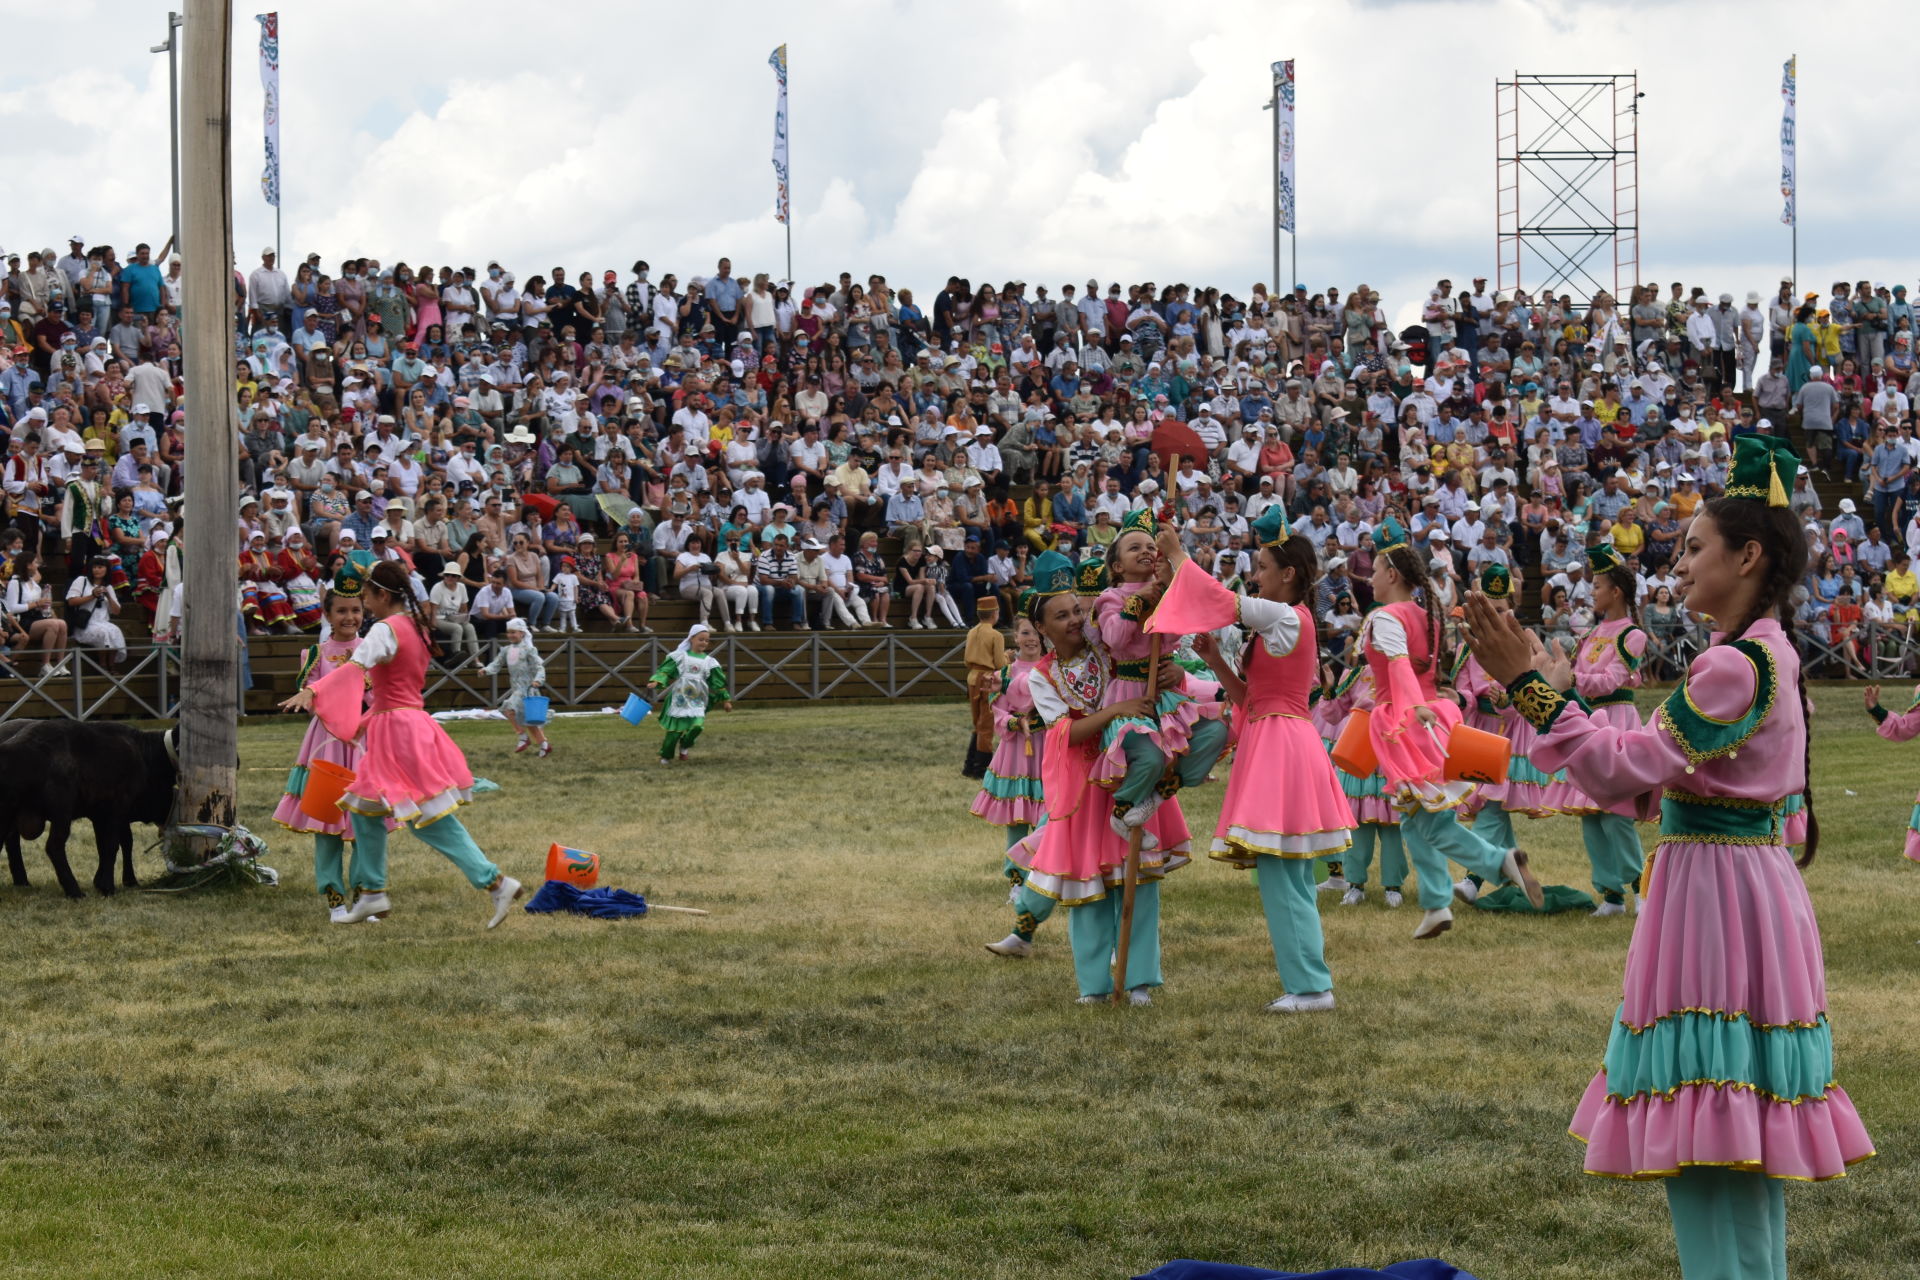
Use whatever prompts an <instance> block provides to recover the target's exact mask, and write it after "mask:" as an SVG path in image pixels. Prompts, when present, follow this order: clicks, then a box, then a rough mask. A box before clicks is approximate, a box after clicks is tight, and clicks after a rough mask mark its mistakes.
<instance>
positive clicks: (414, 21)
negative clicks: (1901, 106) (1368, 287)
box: [0, 0, 1920, 308]
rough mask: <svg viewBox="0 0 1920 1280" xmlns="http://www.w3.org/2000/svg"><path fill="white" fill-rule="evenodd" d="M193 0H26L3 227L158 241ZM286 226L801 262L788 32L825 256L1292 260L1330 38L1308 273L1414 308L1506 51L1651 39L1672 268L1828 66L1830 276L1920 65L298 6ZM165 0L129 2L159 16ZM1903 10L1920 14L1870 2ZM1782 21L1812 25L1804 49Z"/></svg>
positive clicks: (1475, 225) (828, 267)
mask: <svg viewBox="0 0 1920 1280" xmlns="http://www.w3.org/2000/svg"><path fill="white" fill-rule="evenodd" d="M166 8H167V5H166V3H164V2H163V0H123V2H120V3H114V4H110V5H109V4H105V3H101V2H99V0H93V2H83V3H78V4H69V5H67V6H64V7H63V8H62V9H61V10H59V11H58V12H56V11H54V10H50V9H48V8H47V7H45V6H41V5H33V4H28V3H24V2H23V0H0V17H4V19H5V22H6V30H7V31H8V32H9V44H10V45H11V46H12V47H13V48H15V49H26V48H56V47H59V48H70V47H73V46H74V45H75V43H76V42H77V41H84V43H85V44H86V47H87V53H88V57H87V59H86V60H85V61H84V62H83V63H82V62H76V61H75V60H73V59H66V60H57V61H49V62H46V63H44V64H41V63H35V62H33V61H32V60H20V59H16V60H14V62H13V63H12V65H11V68H10V73H9V76H8V78H7V79H6V81H5V82H4V87H0V127H4V128H6V129H7V131H8V137H9V157H8V166H7V171H8V174H9V176H10V177H11V178H12V179H13V180H12V181H11V182H10V183H9V184H8V192H7V195H8V201H7V206H6V211H5V214H4V215H0V244H5V245H6V246H7V247H8V248H18V247H23V246H27V245H28V244H29V243H32V244H35V245H37V244H40V243H43V242H47V241H54V242H59V241H61V240H63V239H64V237H65V235H66V234H67V233H68V232H69V231H72V230H75V229H78V230H81V231H83V232H85V233H86V234H87V235H88V236H90V237H91V238H93V239H94V240H111V241H113V242H114V243H116V244H118V245H122V246H130V245H131V244H132V243H133V242H134V241H135V240H139V239H147V240H151V241H153V242H154V243H156V244H157V243H158V242H159V240H161V239H163V238H164V236H165V230H166V224H167V222H168V216H169V215H168V210H167V188H166V157H167V136H166V127H165V120H166V116H165V87H166V74H165V65H164V59H163V58H161V57H157V56H154V55H151V54H149V53H147V51H146V50H147V46H148V45H149V44H151V43H152V42H153V41H154V40H157V39H159V38H160V37H161V36H162V35H163V34H164V30H165V13H166ZM283 10H284V12H283V28H282V40H283V67H284V81H283V98H284V122H283V127H282V138H283V145H284V149H285V154H286V155H287V157H288V159H289V167H288V170H287V173H286V177H285V189H286V193H287V207H286V210H285V213H286V245H285V247H286V250H287V252H288V253H289V254H291V255H296V256H297V255H299V254H303V253H305V252H306V251H307V250H308V249H316V250H318V251H320V252H321V253H322V255H323V256H324V257H325V258H326V259H327V260H329V261H330V262H331V261H334V260H337V259H339V258H340V257H343V256H345V255H347V254H349V253H355V252H367V253H378V254H379V255H380V256H381V257H382V258H383V259H384V260H386V261H389V262H391V261H393V260H396V259H399V258H405V259H407V260H408V261H410V262H414V263H421V262H430V263H435V264H438V263H440V262H446V261H455V262H464V263H473V264H475V265H479V264H481V263H482V262H484V260H485V259H487V258H489V257H495V256H497V257H500V258H501V259H503V260H504V261H507V262H508V263H509V264H510V265H511V266H513V267H515V268H516V269H517V270H518V271H519V272H520V274H521V276H522V278H525V276H527V275H530V274H532V273H534V272H536V271H538V272H542V273H544V272H546V271H548V270H549V269H550V268H551V267H553V266H554V265H556V264H559V265H564V266H566V267H567V268H568V269H569V271H573V272H577V271H580V270H587V269H591V270H593V271H595V272H598V271H600V270H603V269H605V268H608V267H614V268H618V269H621V270H624V269H625V268H626V267H627V266H628V265H629V264H630V263H631V262H632V261H633V260H634V259H635V258H636V257H642V256H644V257H646V258H647V259H648V260H649V261H650V262H651V263H652V264H653V266H654V269H655V272H656V274H659V273H663V272H665V271H667V270H673V271H677V272H678V273H679V274H680V275H681V276H683V277H685V276H688V275H693V274H701V273H704V272H706V271H708V270H710V269H711V267H712V262H713V259H715V258H717V257H718V256H719V255H720V254H721V253H726V254H728V255H729V256H731V257H732V258H733V259H734V260H735V264H736V268H737V269H738V270H741V271H743V272H745V271H751V270H757V269H766V270H770V271H773V272H776V273H778V272H782V271H783V269H784V253H785V236H784V231H783V229H782V228H781V227H780V226H779V225H778V224H776V223H775V222H774V221H773V218H772V216H771V214H772V199H773V179H772V170H771V166H770V165H769V163H768V154H767V153H768V147H769V141H770V136H771V118H770V117H771V112H772V102H773V77H772V73H771V71H770V70H769V69H768V68H767V67H766V66H765V63H764V52H762V51H761V46H763V45H764V46H766V48H767V49H771V47H772V46H773V45H774V44H776V43H778V42H779V41H780V40H781V39H782V38H785V39H787V40H789V41H790V52H791V55H792V67H793V108H794V191H795V200H796V205H795V214H796V221H795V227H794V248H795V267H796V271H797V273H798V274H799V275H800V276H801V277H802V278H803V279H826V278H830V277H832V276H834V275H837V274H838V272H840V271H841V270H851V271H854V272H856V273H860V274H864V273H865V272H867V271H874V270H877V271H880V272H883V273H885V274H886V275H887V276H888V277H889V278H890V279H892V280H893V281H894V282H895V283H898V284H908V285H912V286H915V287H917V288H920V289H921V290H923V291H925V290H928V289H930V288H936V287H938V285H939V284H940V283H942V282H943V281H944V280H945V278H946V276H947V275H948V274H949V273H950V272H958V273H960V274H963V275H967V276H969V277H971V278H972V279H974V280H976V281H978V280H995V281H998V280H1004V279H1007V278H1015V277H1024V278H1027V279H1028V280H1030V281H1032V282H1035V283H1037V282H1039V281H1040V280H1042V279H1045V280H1047V281H1050V282H1052V283H1054V284H1056V285H1057V284H1058V283H1059V282H1061V281H1064V280H1073V281H1074V282H1075V283H1076V284H1078V283H1081V282H1084V280H1085V279H1086V278H1087V276H1088V275H1093V276H1097V277H1099V278H1101V279H1102V280H1103V281H1104V280H1107V279H1112V278H1114V277H1116V276H1117V277H1120V278H1123V279H1125V278H1142V277H1149V276H1150V277H1152V278H1153V279H1156V280H1160V281H1173V280H1186V281H1189V282H1201V281H1204V282H1209V283H1216V284H1219V285H1221V286H1222V287H1225V288H1229V289H1232V290H1234V291H1237V292H1244V291H1245V289H1246V288H1247V287H1248V286H1249V285H1250V284H1251V283H1252V282H1253V281H1255V280H1267V279H1268V278H1269V277H1270V276H1271V274H1272V267H1271V254H1272V248H1271V244H1272V241H1271V234H1270V231H1269V223H1268V193H1269V181H1270V167H1269V166H1270V155H1269V152H1268V150H1267V148H1268V145H1269V136H1270V135H1269V130H1270V122H1269V118H1268V116H1267V115H1266V114H1265V113H1264V112H1262V111H1261V110H1260V105H1261V103H1262V102H1263V101H1264V100H1265V98H1266V96H1267V64H1268V63H1269V62H1270V61H1272V60H1273V59H1274V58H1276V57H1288V56H1291V57H1295V58H1297V59H1298V60H1299V66H1300V122H1299V128H1300V135H1299V136H1300V185H1301V239H1300V246H1299V247H1300V254H1301V256H1300V268H1301V275H1302V276H1303V277H1304V278H1305V279H1307V280H1309V281H1312V282H1315V283H1319V284H1329V283H1337V284H1339V285H1341V286H1342V287H1343V288H1345V287H1351V286H1352V285H1353V284H1356V283H1358V282H1360V281H1362V280H1365V281H1367V282H1368V283H1370V284H1373V285H1374V286H1375V287H1378V288H1381V289H1382V290H1383V291H1384V292H1385V293H1386V295H1387V298H1388V301H1389V303H1390V304H1395V305H1396V308H1397V307H1398V306H1400V305H1409V304H1410V302H1411V300H1412V299H1415V298H1417V297H1420V296H1424V293H1425V291H1426V289H1427V288H1428V287H1430V286H1431V284H1432V281H1433V279H1434V278H1436V277H1437V276H1439V275H1440V274H1443V273H1444V274H1447V275H1450V276H1452V277H1453V278H1454V279H1455V280H1457V281H1458V280H1464V279H1466V278H1468V277H1471V276H1472V275H1474V274H1476V273H1478V272H1480V271H1486V270H1488V268H1489V267H1491V265H1492V261H1493V249H1494V235H1493V212H1492V203H1493V102H1492V96H1493V95H1492V82H1493V79H1494V77H1495V76H1496V75H1502V74H1511V73H1512V72H1513V71H1514V70H1515V69H1516V68H1518V69H1520V70H1523V71H1556V70H1557V71H1571V70H1595V71H1605V70H1608V69H1619V70H1633V69H1636V68H1637V69H1638V71H1639V73H1640V77H1641V84H1640V87H1641V88H1642V89H1643V90H1644V91H1645V92H1646V94H1647V97H1646V99H1645V100H1644V101H1643V103H1642V108H1643V113H1642V116H1641V125H1642V133H1641V145H1642V166H1641V207H1642V240H1643V258H1642V274H1643V275H1644V276H1646V277H1647V278H1657V279H1660V280H1662V281H1665V280H1669V279H1676V278H1680V279H1686V280H1688V281H1690V282H1691V281H1694V280H1698V281H1700V282H1701V283H1704V284H1706V285H1708V286H1709V287H1710V288H1713V289H1715V290H1716V291H1717V290H1718V289H1720V288H1726V289H1729V290H1732V291H1734V292H1736V293H1744V291H1745V290H1746V289H1747V288H1749V287H1757V288H1762V289H1766V288H1769V287H1770V286H1771V284H1772V282H1773V280H1774V279H1775V278H1777V276H1778V273H1779V271H1780V269H1781V268H1782V267H1784V266H1785V265H1786V261H1787V244H1788V241H1787V232H1786V229H1785V228H1784V227H1782V226H1781V225H1780V224H1779V221H1778V206H1779V199H1778V196H1777V193H1776V191H1775V187H1776V185H1777V183H1776V173H1777V153H1778V144H1777V136H1776V134H1777V122H1778V116H1779V98H1778V92H1777V88H1778V80H1779V68H1780V63H1781V61H1782V60H1783V59H1784V58H1785V57H1786V56H1787V55H1788V54H1789V53H1791V52H1795V51H1796V50H1797V51H1798V53H1799V54H1800V57H1801V63H1800V69H1801V82H1800V93H1801V113H1800V115H1801V154H1802V169H1801V172H1802V197H1801V213H1802V222H1803V225H1802V232H1803V234H1802V236H1801V264H1802V272H1801V276H1802V279H1803V280H1807V281H1813V282H1817V284H1819V285H1822V286H1823V285H1824V284H1825V283H1827V282H1828V281H1829V280H1831V279H1834V278H1837V277H1840V276H1847V277H1850V278H1857V277H1859V276H1861V275H1867V276H1871V277H1874V278H1883V279H1890V278H1894V277H1896V276H1897V275H1898V274H1899V272H1900V271H1901V270H1903V269H1904V263H1903V262H1902V261H1901V257H1900V255H1901V253H1902V251H1903V250H1904V247H1905V245H1904V238H1905V237H1904V234H1903V233H1904V232H1905V230H1906V227H1907V225H1908V223H1909V219H1908V217H1907V216H1906V214H1905V212H1904V211H1905V209H1906V208H1908V207H1910V205H1911V202H1912V200H1913V199H1914V198H1915V197H1916V196H1917V195H1920V176H1916V174H1915V173H1914V171H1913V170H1912V168H1911V166H1901V165H1897V164H1893V163H1889V162H1888V161H1887V159H1886V158H1885V157H1886V154H1887V153H1886V148H1887V141H1888V138H1889V137H1890V136H1891V128H1892V126H1890V125H1888V124H1887V123H1886V121H1887V120H1888V119H1889V113H1895V114H1896V115H1897V112H1898V102H1897V100H1893V99H1889V98H1888V97H1887V96H1886V95H1884V94H1883V93H1881V92H1880V91H1879V89H1878V85H1879V84H1880V83H1882V82H1881V81H1880V80H1879V79H1876V76H1875V74H1874V73H1873V71H1872V69H1871V67H1870V66H1869V65H1867V64H1866V63H1863V60H1862V55H1861V51H1860V48H1859V47H1858V44H1857V40H1858V33H1857V31H1855V30H1853V29H1852V28H1851V27H1850V25H1849V24H1847V23H1840V22H1835V23H1832V24H1826V25H1825V26H1823V27H1820V28H1819V29H1814V28H1810V27H1809V25H1808V24H1806V23H1804V22H1803V21H1801V18H1802V17H1803V16H1804V8H1803V7H1801V6H1797V5H1790V4H1787V3H1776V2H1773V0H1765V2H1760V3H1750V4H1734V3H1726V2H1724V0H1708V2H1705V3H1689V4H1686V5H1678V4H1607V3H1599V2H1588V3H1579V4H1574V3H1570V2H1567V0H1553V2H1552V3H1529V2H1527V0H1450V2H1436V3H1416V2H1411V0H1409V2H1405V3H1363V2H1361V0H1315V2H1313V3H1295V4H1288V5H1275V4H1271V3H1266V2H1264V0H1224V2H1223V3H1218V4H1215V5H1210V6H1205V7H1192V6H1166V5H1162V4H1157V3H1150V2H1149V0H1100V2H1095V0H1086V2H1084V3H1083V2H1074V3H1067V4H1041V3H1034V2H1030V0H982V2H981V3H979V4H976V5H974V6H971V7H969V8H967V9H965V10H960V11H956V10H953V9H950V8H934V7H930V6H920V5H892V6H890V5H881V4H877V3H872V2H870V0H820V2H819V3H817V4H815V5H812V6H809V8H808V9H807V10H806V20H805V22H804V23H795V22H793V16H794V13H795V11H794V10H793V9H792V8H791V7H790V6H786V5H776V4H773V3H770V2H769V0H742V2H740V3H737V4H732V5H728V6H726V7H725V8H724V9H720V8H714V7H707V8H704V9H693V10H667V9H661V10H655V9H652V8H649V9H646V10H642V9H640V8H637V7H635V6H632V5H630V4H622V3H616V2H614V0H573V2H571V3H569V4H567V5H564V6H548V7H546V8H544V9H542V8H539V7H534V8H531V9H530V8H528V7H526V6H524V5H521V4H518V3H512V2H510V0H476V2H474V3H461V4H456V3H450V2H449V3H428V2H426V0H420V2H417V3H411V4H407V5H394V4H391V3H381V4H375V3H372V2H371V0H343V2H342V3H337V4H332V5H328V6H304V5H303V6H298V7H295V6H293V5H291V4H288V5H283ZM135 15H137V16H135ZM1863 20H1870V21H1871V22H1872V23H1873V25H1874V29H1875V31H1876V33H1877V34H1876V37H1875V39H1876V41H1877V42H1878V43H1880V44H1883V45H1884V46H1885V47H1888V48H1900V47H1904V46H1905V45H1906V44H1907V43H1909V42H1910V39H1911V37H1912V36H1913V35H1914V34H1915V32H1916V29H1917V28H1920V19H1916V17H1915V16H1914V14H1913V12H1912V11H1911V9H1910V8H1909V7H1906V6H1876V7H1875V9H1874V10H1873V11H1872V12H1871V14H1870V16H1869V17H1868V18H1866V19H1863ZM255 31H256V29H255V26H254V24H253V22H252V19H251V16H250V14H249V13H240V14H237V15H236V23H235V34H234V122H235V128H234V144H233V154H234V181H233V188H234V199H235V207H236V219H235V227H236V231H235V234H236V242H237V247H238V248H239V249H240V251H241V254H240V256H241V258H242V260H243V261H250V260H251V258H252V250H253V249H254V248H255V247H257V245H258V244H260V243H265V242H267V241H269V240H271V239H272V238H273V218H272V212H271V210H269V209H267V208H266V207H265V206H264V204H263V203H262V202H261V201H260V199H259V198H258V195H257V191H258V185H257V182H258V174H259V167H260V160H259V147H258V142H257V123H258V118H259V116H258V112H259V96H260V91H259V85H258V81H257V77H256V75H255V64H254V47H255V46H254V42H255ZM1789 40H1791V42H1792V45H1793V47H1792V48H1789V47H1787V46H1788V42H1789Z"/></svg>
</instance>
